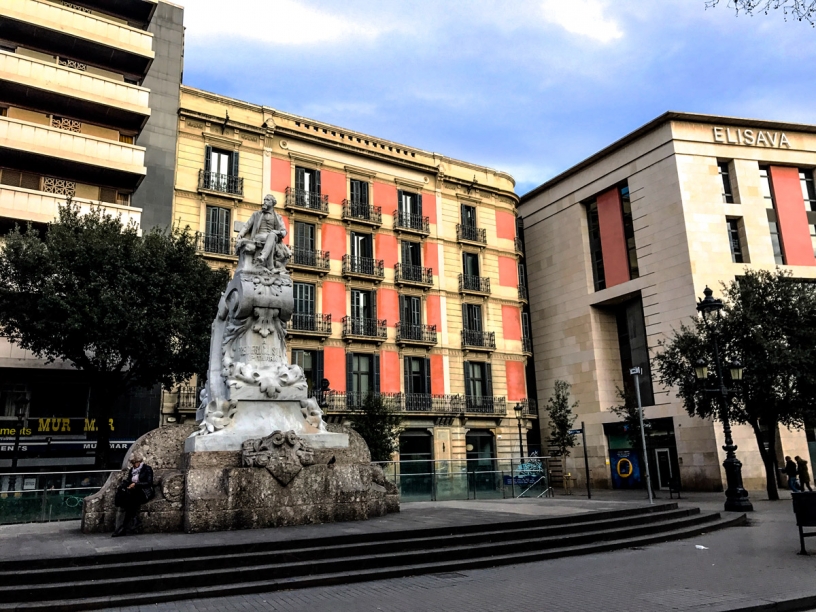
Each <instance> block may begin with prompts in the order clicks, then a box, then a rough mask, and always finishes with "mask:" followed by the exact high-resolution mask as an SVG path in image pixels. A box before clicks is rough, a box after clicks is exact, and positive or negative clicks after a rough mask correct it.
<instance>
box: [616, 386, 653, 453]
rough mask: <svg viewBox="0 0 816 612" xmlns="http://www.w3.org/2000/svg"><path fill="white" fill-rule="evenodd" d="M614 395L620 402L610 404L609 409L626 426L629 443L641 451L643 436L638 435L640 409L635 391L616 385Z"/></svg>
mask: <svg viewBox="0 0 816 612" xmlns="http://www.w3.org/2000/svg"><path fill="white" fill-rule="evenodd" d="M615 395H617V396H618V400H619V401H620V403H619V404H618V405H617V406H610V407H609V410H610V411H611V412H612V413H613V414H615V415H616V416H617V417H618V418H619V419H620V420H621V421H623V424H624V425H625V426H626V437H627V438H628V440H629V444H631V445H632V446H633V447H634V448H639V449H640V450H641V452H643V438H642V437H641V435H640V410H638V406H637V398H636V397H635V392H634V391H633V390H632V389H631V388H630V387H629V386H627V387H626V388H625V389H621V388H620V387H616V388H615ZM647 429H648V428H647Z"/></svg>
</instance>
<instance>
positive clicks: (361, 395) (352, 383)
mask: <svg viewBox="0 0 816 612" xmlns="http://www.w3.org/2000/svg"><path fill="white" fill-rule="evenodd" d="M379 392H380V356H379V355H372V354H369V353H346V393H347V394H350V397H349V400H350V401H349V403H350V404H351V405H352V406H353V405H360V404H361V403H362V402H363V401H365V398H366V396H368V395H370V394H372V393H379Z"/></svg>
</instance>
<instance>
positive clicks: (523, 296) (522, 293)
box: [518, 285, 527, 302]
mask: <svg viewBox="0 0 816 612" xmlns="http://www.w3.org/2000/svg"><path fill="white" fill-rule="evenodd" d="M518 298H519V300H521V301H522V302H526V301H527V287H525V286H524V285H519V286H518Z"/></svg>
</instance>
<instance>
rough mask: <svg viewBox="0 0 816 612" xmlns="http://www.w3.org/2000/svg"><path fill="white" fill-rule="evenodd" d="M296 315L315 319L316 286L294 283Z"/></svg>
mask: <svg viewBox="0 0 816 612" xmlns="http://www.w3.org/2000/svg"><path fill="white" fill-rule="evenodd" d="M292 290H293V293H294V296H295V310H294V313H295V315H301V316H304V317H306V316H308V317H313V316H314V313H315V286H314V285H312V284H310V283H294V286H293V287H292Z"/></svg>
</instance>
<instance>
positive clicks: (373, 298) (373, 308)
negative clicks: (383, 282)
mask: <svg viewBox="0 0 816 612" xmlns="http://www.w3.org/2000/svg"><path fill="white" fill-rule="evenodd" d="M369 295H370V296H371V317H372V318H374V319H378V318H379V313H378V312H377V292H376V291H369Z"/></svg>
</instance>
